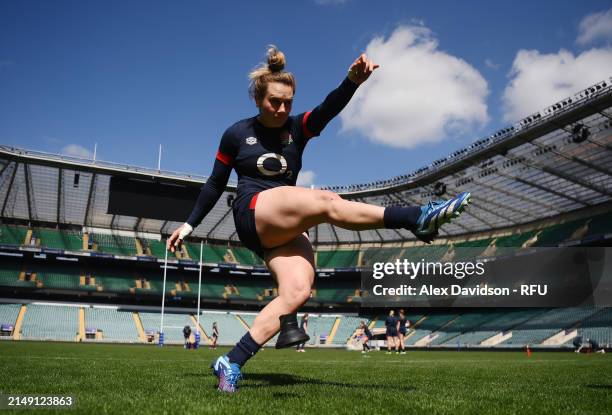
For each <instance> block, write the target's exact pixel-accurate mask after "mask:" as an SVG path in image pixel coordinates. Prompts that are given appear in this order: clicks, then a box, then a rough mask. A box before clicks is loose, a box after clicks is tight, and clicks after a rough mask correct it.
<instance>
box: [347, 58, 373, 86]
mask: <svg viewBox="0 0 612 415" xmlns="http://www.w3.org/2000/svg"><path fill="white" fill-rule="evenodd" d="M379 66H380V65H378V64H376V63H374V62H373V61H372V60H371V59H370V58H368V57H367V56H366V54H365V53H362V54H361V56H359V57H358V58H357V59H356V60H355V62H353V64H352V65H351V67H350V68H349V72H348V78H349V79H350V80H351V81H353V82H354V83H356V84H357V85H361V84H362V83H364V82H365V81H366V80H367V79H368V78H369V77H370V75H372V72H374V69H376V68H378V67H379Z"/></svg>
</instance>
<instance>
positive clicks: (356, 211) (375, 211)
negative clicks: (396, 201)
mask: <svg viewBox="0 0 612 415" xmlns="http://www.w3.org/2000/svg"><path fill="white" fill-rule="evenodd" d="M383 212H384V208H383V207H381V206H374V205H369V204H366V203H359V202H352V201H348V200H344V199H342V198H341V197H340V196H339V195H337V194H336V193H334V192H330V191H327V190H316V189H305V188H302V187H294V186H281V187H275V188H273V189H268V190H265V191H263V192H261V193H260V194H259V196H258V198H257V205H256V207H255V227H256V229H257V235H258V236H259V240H260V241H261V244H262V245H263V246H264V247H265V248H273V247H276V246H280V245H283V244H285V243H287V242H289V241H291V240H293V239H295V238H296V237H297V236H298V235H300V234H301V233H303V232H305V231H307V230H308V229H310V228H312V227H313V226H316V225H318V224H320V223H325V222H327V223H331V224H333V225H336V226H339V227H342V228H345V229H352V230H363V229H374V228H380V227H383V226H384V224H383Z"/></svg>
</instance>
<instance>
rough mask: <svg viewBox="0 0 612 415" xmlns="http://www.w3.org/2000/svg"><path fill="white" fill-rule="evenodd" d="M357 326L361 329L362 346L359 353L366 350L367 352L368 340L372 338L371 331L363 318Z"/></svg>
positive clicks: (368, 347)
mask: <svg viewBox="0 0 612 415" xmlns="http://www.w3.org/2000/svg"><path fill="white" fill-rule="evenodd" d="M359 328H360V329H361V330H362V331H363V333H362V335H361V345H362V346H363V350H362V351H361V353H366V351H367V352H369V351H370V350H371V349H370V345H369V344H368V342H369V341H370V339H371V338H372V332H371V331H370V328H369V327H368V325H367V324H366V323H365V321H363V320H361V324H360V325H359Z"/></svg>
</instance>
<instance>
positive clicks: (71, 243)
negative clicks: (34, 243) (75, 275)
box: [33, 228, 83, 251]
mask: <svg viewBox="0 0 612 415" xmlns="http://www.w3.org/2000/svg"><path fill="white" fill-rule="evenodd" d="M33 236H34V237H36V238H40V244H41V246H43V247H45V248H55V249H63V250H67V251H80V250H82V249H83V239H82V238H81V235H80V233H79V232H74V231H64V230H62V231H60V230H55V229H45V228H36V229H35V230H34V232H33Z"/></svg>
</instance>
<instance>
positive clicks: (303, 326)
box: [300, 317, 308, 330]
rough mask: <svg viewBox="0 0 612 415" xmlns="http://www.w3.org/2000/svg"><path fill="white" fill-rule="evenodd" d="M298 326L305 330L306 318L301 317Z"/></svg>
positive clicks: (306, 325)
mask: <svg viewBox="0 0 612 415" xmlns="http://www.w3.org/2000/svg"><path fill="white" fill-rule="evenodd" d="M300 328H301V329H302V330H306V329H307V328H308V319H307V318H304V317H302V319H301V320H300Z"/></svg>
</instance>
